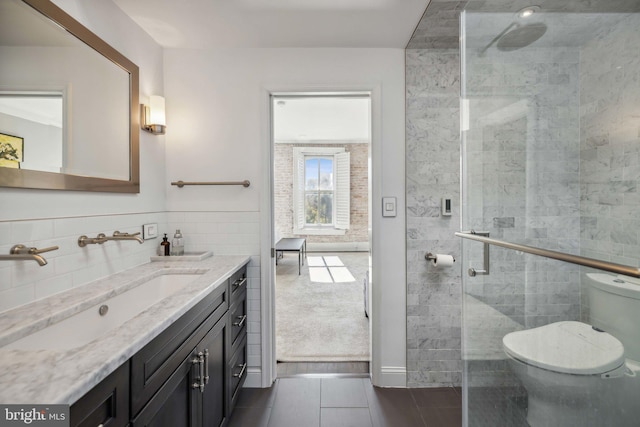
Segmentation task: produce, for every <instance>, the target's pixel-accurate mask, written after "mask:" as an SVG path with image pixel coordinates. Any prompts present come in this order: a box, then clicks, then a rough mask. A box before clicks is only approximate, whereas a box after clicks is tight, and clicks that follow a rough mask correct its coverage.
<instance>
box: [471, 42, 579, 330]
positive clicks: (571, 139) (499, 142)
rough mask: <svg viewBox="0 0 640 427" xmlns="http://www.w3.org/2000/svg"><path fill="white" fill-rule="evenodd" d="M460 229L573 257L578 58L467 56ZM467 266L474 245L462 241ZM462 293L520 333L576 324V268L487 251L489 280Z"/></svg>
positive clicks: (542, 53)
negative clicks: (464, 189)
mask: <svg viewBox="0 0 640 427" xmlns="http://www.w3.org/2000/svg"><path fill="white" fill-rule="evenodd" d="M466 72H467V75H468V76H469V77H468V79H467V81H466V84H467V97H468V98H469V99H470V111H471V121H470V130H469V131H468V132H466V147H467V149H466V159H467V162H466V164H467V174H468V182H467V190H468V191H467V194H466V196H465V199H466V203H467V210H466V212H467V217H466V219H467V221H466V223H467V227H468V228H470V229H475V230H483V231H489V232H490V233H491V237H495V238H497V239H502V240H506V241H511V242H517V243H525V244H530V245H533V246H538V247H544V248H548V249H555V250H559V251H563V252H570V253H577V251H578V250H579V244H580V210H579V206H580V205H579V203H580V174H579V155H580V152H579V147H580V143H579V129H580V127H579V107H578V105H579V103H578V100H579V98H578V97H579V86H578V85H579V52H578V50H577V49H570V48H553V49H545V48H537V49H533V48H528V49H526V50H523V51H513V52H499V51H497V50H489V51H487V53H486V55H484V56H479V55H474V54H473V53H471V54H470V55H468V56H467V70H466ZM466 248H468V253H467V252H465V256H468V259H469V260H470V262H473V263H474V264H473V265H479V266H481V265H482V245H481V244H474V243H473V242H471V243H469V244H468V245H467V246H466ZM466 291H467V292H468V293H470V294H472V295H473V296H475V297H476V298H477V299H478V300H480V301H482V302H484V303H486V304H488V305H490V306H491V307H493V308H494V309H496V310H498V311H499V312H501V313H502V314H504V315H506V316H508V317H509V318H511V319H512V320H514V321H516V322H518V323H519V324H521V325H523V326H524V327H526V328H531V327H535V326H540V325H544V324H548V323H551V322H555V321H559V320H577V319H579V318H580V274H579V268H578V267H576V266H572V265H570V264H564V263H560V262H554V261H550V260H545V259H543V258H540V257H534V256H525V255H523V254H520V253H517V252H514V251H510V250H507V249H502V248H496V247H492V248H491V275H489V276H481V277H476V278H469V280H468V282H467V287H466Z"/></svg>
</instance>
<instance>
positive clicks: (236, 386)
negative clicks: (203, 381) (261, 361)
mask: <svg viewBox="0 0 640 427" xmlns="http://www.w3.org/2000/svg"><path fill="white" fill-rule="evenodd" d="M228 372H229V382H228V384H229V394H228V396H229V408H230V409H231V410H232V409H233V407H234V406H235V405H236V402H237V400H238V396H239V395H240V389H241V388H242V385H243V384H244V380H245V379H246V377H247V337H246V336H245V337H244V339H243V340H242V341H241V342H240V345H239V346H238V349H237V350H236V352H235V353H234V354H233V356H231V359H230V360H229V367H228Z"/></svg>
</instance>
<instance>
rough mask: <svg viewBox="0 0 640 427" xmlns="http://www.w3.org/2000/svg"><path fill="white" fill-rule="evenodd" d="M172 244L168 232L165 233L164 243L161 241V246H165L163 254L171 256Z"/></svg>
mask: <svg viewBox="0 0 640 427" xmlns="http://www.w3.org/2000/svg"><path fill="white" fill-rule="evenodd" d="M170 246H171V244H170V243H169V238H168V237H167V233H164V237H163V238H162V243H160V247H162V248H163V255H164V256H169V255H171V249H170Z"/></svg>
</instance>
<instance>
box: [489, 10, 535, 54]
mask: <svg viewBox="0 0 640 427" xmlns="http://www.w3.org/2000/svg"><path fill="white" fill-rule="evenodd" d="M539 11H540V7H539V6H528V7H525V8H524V9H520V10H519V11H518V12H516V14H515V19H514V21H513V22H512V23H511V24H509V25H508V26H507V27H506V28H505V29H504V30H502V32H501V33H500V34H498V35H497V36H495V37H494V38H493V40H491V41H490V42H489V44H488V45H486V46H485V47H484V48H483V49H482V50H481V51H480V56H482V55H484V54H485V52H486V51H487V49H489V48H490V47H491V46H493V45H494V44H495V43H497V47H498V50H501V51H503V52H510V51H512V50H517V49H521V48H523V47H525V46H529V45H530V44H531V43H533V42H535V41H536V40H538V39H539V38H540V37H542V36H543V35H544V33H546V32H547V25H546V24H544V23H542V22H535V23H533V22H532V23H529V24H522V23H521V21H522V20H524V19H529V18H530V17H531V16H533V15H534V14H535V13H536V12H539ZM514 27H515V28H514Z"/></svg>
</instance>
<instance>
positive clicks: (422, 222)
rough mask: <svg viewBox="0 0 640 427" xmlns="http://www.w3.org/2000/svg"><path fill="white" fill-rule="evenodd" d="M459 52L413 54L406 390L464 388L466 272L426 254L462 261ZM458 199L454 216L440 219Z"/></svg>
mask: <svg viewBox="0 0 640 427" xmlns="http://www.w3.org/2000/svg"><path fill="white" fill-rule="evenodd" d="M459 70H460V54H459V52H458V50H457V49H450V50H431V49H429V50H422V49H407V50H406V87H407V89H406V91H407V93H406V117H407V119H406V120H407V131H406V156H407V159H406V170H407V172H406V173H407V386H408V387H424V386H431V387H438V386H447V385H451V384H453V385H460V384H461V382H462V362H461V355H460V354H461V353H460V348H461V295H462V290H461V283H462V282H461V278H460V268H456V267H454V268H450V269H442V270H436V269H434V268H433V267H432V266H430V265H428V264H427V262H426V260H425V259H424V255H425V253H426V252H434V253H448V254H451V255H453V256H454V257H456V259H459V256H460V243H459V241H458V239H457V238H456V237H455V236H454V234H453V233H454V232H455V231H457V230H458V227H459V224H460V206H458V205H459V200H460V190H459V187H460V172H459V171H460V166H459V162H460V142H459V124H460V119H459V117H460V113H459V104H460V103H459V94H460V78H459V75H460V71H459ZM442 197H448V198H451V200H452V202H453V209H452V211H453V215H452V216H450V217H443V216H441V215H440V200H441V198H442Z"/></svg>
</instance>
